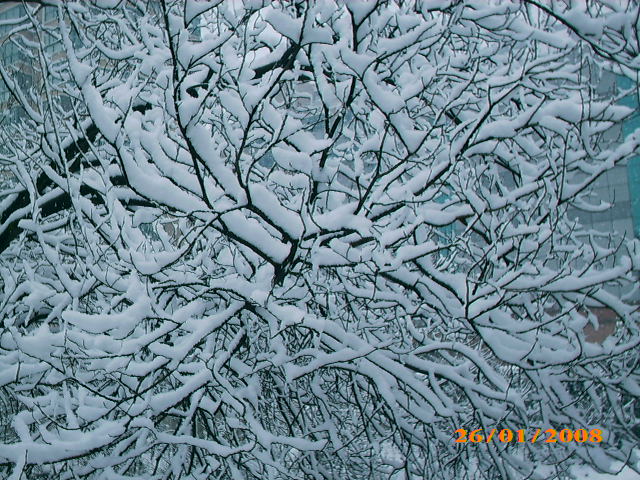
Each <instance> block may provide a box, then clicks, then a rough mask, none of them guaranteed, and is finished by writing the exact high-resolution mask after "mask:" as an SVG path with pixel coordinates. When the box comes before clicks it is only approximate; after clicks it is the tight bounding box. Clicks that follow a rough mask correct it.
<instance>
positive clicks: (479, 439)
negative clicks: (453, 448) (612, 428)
mask: <svg viewBox="0 0 640 480" xmlns="http://www.w3.org/2000/svg"><path fill="white" fill-rule="evenodd" d="M482 432H483V430H482V429H481V428H479V429H477V430H472V431H470V432H469V431H468V430H465V429H464V428H459V429H457V430H456V431H455V432H454V433H455V434H456V435H457V438H456V439H455V443H491V442H492V441H497V442H502V443H509V442H516V443H536V442H538V441H540V442H544V443H556V442H562V443H568V442H576V443H585V442H590V443H600V442H602V430H600V429H599V428H592V429H591V430H587V429H584V428H579V429H577V430H570V429H568V428H565V429H563V430H556V429H555V428H547V429H546V430H542V429H541V428H537V429H535V430H532V431H531V432H530V433H529V434H527V431H526V430H524V429H522V430H511V429H509V428H503V429H502V430H498V429H497V428H492V429H491V430H489V431H488V432H487V434H486V435H483V434H482Z"/></svg>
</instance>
